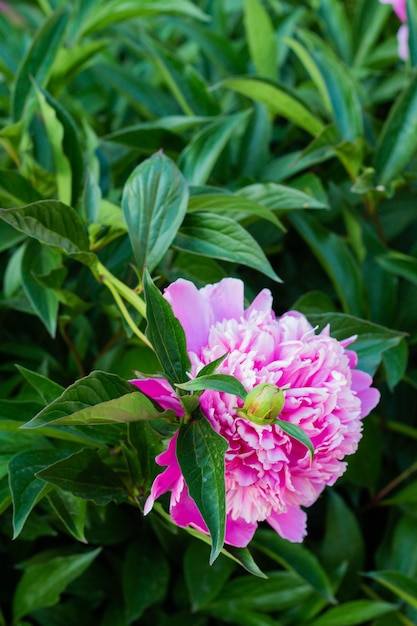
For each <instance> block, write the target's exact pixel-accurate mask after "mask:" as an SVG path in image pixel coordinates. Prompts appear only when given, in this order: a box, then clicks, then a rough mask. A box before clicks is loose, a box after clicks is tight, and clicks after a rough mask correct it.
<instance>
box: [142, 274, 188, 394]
mask: <svg viewBox="0 0 417 626" xmlns="http://www.w3.org/2000/svg"><path fill="white" fill-rule="evenodd" d="M143 286H144V293H145V301H146V319H147V322H148V324H147V327H146V336H147V337H148V339H149V341H150V342H151V344H152V347H153V349H154V350H155V353H156V355H157V357H158V359H159V362H160V363H161V366H162V369H163V372H164V374H165V375H166V377H167V379H168V380H169V381H172V382H174V383H182V382H184V381H186V380H187V379H188V375H187V372H189V371H190V369H191V364H190V360H189V358H188V353H187V340H186V337H185V332H184V329H183V327H182V326H181V324H180V322H179V320H178V319H177V318H176V317H175V315H174V311H173V310H172V307H171V305H170V304H169V303H168V302H167V301H166V300H165V298H164V297H163V296H162V294H161V293H160V291H159V289H158V288H157V287H155V285H154V283H153V282H152V279H151V277H150V275H149V272H148V271H147V270H146V271H145V273H144V276H143Z"/></svg>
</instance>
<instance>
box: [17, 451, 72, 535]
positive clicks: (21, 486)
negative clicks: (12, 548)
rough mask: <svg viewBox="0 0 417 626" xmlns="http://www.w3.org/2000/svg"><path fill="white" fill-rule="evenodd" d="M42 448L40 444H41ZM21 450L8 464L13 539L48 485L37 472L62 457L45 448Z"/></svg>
mask: <svg viewBox="0 0 417 626" xmlns="http://www.w3.org/2000/svg"><path fill="white" fill-rule="evenodd" d="M41 446H42V444H41ZM41 446H40V448H39V449H38V450H23V451H22V452H18V453H17V454H15V456H13V458H12V459H11V460H10V462H9V467H8V469H9V485H10V492H11V495H12V501H13V539H15V538H16V537H17V536H18V535H19V534H20V533H21V531H22V529H23V526H24V525H25V522H26V520H27V518H28V516H29V514H30V512H31V511H32V509H33V507H34V506H35V504H36V503H37V502H38V501H39V500H40V499H41V498H43V497H44V496H45V494H46V493H47V491H48V485H47V484H46V483H45V481H44V480H41V479H40V478H38V477H36V476H35V474H36V472H37V471H39V470H41V469H43V468H44V467H45V466H47V465H50V464H51V463H53V462H54V461H56V460H57V458H59V457H60V456H62V452H59V451H57V450H54V449H52V448H51V447H48V448H45V444H43V447H41Z"/></svg>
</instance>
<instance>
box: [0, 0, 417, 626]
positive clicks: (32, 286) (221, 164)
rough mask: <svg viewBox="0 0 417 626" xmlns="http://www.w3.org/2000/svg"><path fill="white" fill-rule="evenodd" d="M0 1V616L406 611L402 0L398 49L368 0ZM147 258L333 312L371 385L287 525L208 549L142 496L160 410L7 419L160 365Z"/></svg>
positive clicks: (416, 100) (297, 616)
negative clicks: (115, 418) (316, 488)
mask: <svg viewBox="0 0 417 626" xmlns="http://www.w3.org/2000/svg"><path fill="white" fill-rule="evenodd" d="M0 9H1V11H2V13H1V15H0V117H1V130H0V205H1V207H2V208H1V209H0V217H1V221H0V281H1V282H0V289H1V291H0V316H1V328H0V353H1V361H0V512H1V517H0V555H1V563H2V584H1V588H0V607H1V608H0V624H14V625H16V626H25V625H27V624H36V625H38V624H39V625H40V626H59V625H61V624H65V625H66V626H71V625H75V624H77V626H82V625H83V624H91V623H93V622H94V623H96V624H100V625H102V626H108V625H110V624H111V625H112V626H125V625H127V624H139V623H140V624H152V625H158V626H175V625H177V624H178V625H181V626H185V625H186V624H190V625H193V626H194V625H196V626H199V625H200V624H201V625H202V626H203V625H206V624H207V625H211V624H223V623H231V624H239V625H244V626H245V625H248V626H264V625H271V624H279V625H281V624H282V625H301V624H309V625H310V626H332V625H334V626H343V625H349V624H373V625H375V626H397V625H404V624H405V625H410V624H415V623H417V579H416V576H417V552H416V550H415V524H416V516H417V513H416V501H417V481H416V479H415V475H414V472H415V470H416V469H417V462H416V438H417V425H416V401H417V396H416V393H417V391H416V390H417V368H416V360H415V359H416V357H415V343H416V322H415V320H416V317H417V304H416V303H417V291H416V289H417V258H416V255H417V247H416V241H417V237H416V233H417V211H416V161H415V158H416V147H417V76H416V73H415V69H414V68H415V65H416V64H417V44H416V42H417V31H416V29H417V19H415V17H416V15H417V2H416V1H415V0H407V10H408V18H409V30H410V34H409V59H408V60H407V61H406V62H403V61H401V60H400V59H399V58H398V54H397V42H396V31H397V29H398V26H399V24H398V20H397V19H396V17H395V14H394V13H393V12H392V11H391V8H390V7H389V6H387V5H382V4H380V3H379V2H377V0H355V1H354V0H352V1H349V2H342V0H311V2H308V1H307V0H305V1H303V2H297V1H295V0H294V1H291V0H288V1H286V2H285V1H278V0H267V1H265V2H261V1H260V0H224V1H221V0H201V1H199V2H189V1H187V0H177V1H174V0H153V1H150V0H149V1H147V0H77V1H75V2H72V3H66V2H61V1H60V0H39V1H38V2H35V1H33V2H29V1H28V2H18V1H16V2H13V3H1V7H0ZM161 151H162V152H161ZM136 168H138V169H136ZM155 189H157V193H156V192H155ZM161 204H163V206H164V207H165V209H164V211H165V212H164V214H163V217H162V218H161V215H160V214H159V213H158V211H157V209H158V207H160V206H161ZM122 207H123V208H122ZM139 207H141V210H142V214H143V215H144V216H145V217H144V218H143V220H144V221H143V222H141V221H140V220H139V218H138V215H139ZM144 263H146V264H147V266H148V267H149V269H150V270H151V271H152V274H153V276H154V279H155V281H156V284H157V285H158V286H159V287H160V288H163V287H164V285H166V284H167V283H169V282H171V281H173V280H175V279H176V278H178V277H185V278H188V279H191V280H193V281H194V282H195V283H196V284H197V285H198V286H202V285H204V284H207V283H209V282H215V281H217V280H219V279H220V278H222V277H224V276H229V275H232V276H237V277H241V278H242V279H243V280H244V281H245V285H246V296H247V298H248V301H250V300H251V299H252V298H253V296H254V295H255V294H256V293H257V292H258V291H260V289H261V288H263V287H268V288H270V289H271V290H272V292H273V294H274V302H275V310H276V312H277V314H280V313H282V312H284V311H285V310H288V309H290V308H297V309H298V310H300V311H302V312H304V313H305V314H306V315H307V316H308V317H309V319H310V320H311V321H312V323H314V324H317V325H319V326H321V325H324V324H325V323H327V322H330V324H331V329H332V334H334V335H335V336H337V337H339V338H343V337H347V336H350V335H352V334H354V333H357V334H358V340H357V342H356V344H355V346H354V347H355V349H356V350H357V351H358V354H359V358H360V366H361V367H362V368H363V369H366V370H367V371H369V372H370V373H372V374H373V375H375V381H376V384H377V386H378V387H379V389H380V390H381V393H382V398H381V402H380V404H379V406H378V407H377V409H376V410H375V412H374V413H373V414H372V415H371V416H369V417H368V418H367V419H366V420H365V423H364V437H363V440H362V442H361V444H360V448H359V451H358V453H357V454H356V455H355V456H354V457H353V458H351V459H350V461H349V467H348V470H347V472H346V474H345V475H344V477H343V478H342V479H341V480H340V481H339V482H338V484H337V486H336V487H334V488H332V489H328V490H327V491H326V492H325V493H324V495H323V496H322V497H321V498H320V500H319V501H318V502H317V503H316V505H314V506H313V507H312V508H311V509H310V510H309V512H308V516H309V534H308V537H307V539H306V541H305V543H304V544H303V545H302V546H300V545H294V544H290V543H288V542H286V541H284V540H282V539H280V538H279V537H278V536H277V535H276V534H275V533H274V532H273V531H271V530H267V529H266V528H262V529H260V530H259V531H258V533H257V534H256V536H255V539H254V541H253V543H252V544H251V546H250V553H249V552H248V551H240V552H239V551H237V552H232V551H228V553H227V554H222V555H221V556H220V557H219V559H217V561H215V563H214V565H213V566H209V564H208V556H209V550H208V546H207V545H206V544H205V543H204V542H202V541H201V540H200V539H201V538H198V537H195V536H193V533H187V532H186V531H182V530H179V529H177V528H176V527H173V526H172V524H170V522H169V518H167V516H166V514H165V513H164V509H163V508H162V506H161V507H159V509H158V510H157V511H156V512H154V513H152V514H150V515H149V516H148V517H146V518H144V517H143V516H142V513H141V507H142V506H143V502H144V496H145V495H146V493H147V492H148V490H149V486H150V484H151V481H152V478H153V477H154V475H155V473H156V471H157V467H156V466H155V464H154V462H153V458H154V456H155V454H156V453H157V451H158V450H159V449H160V448H161V445H162V443H161V436H162V435H163V434H164V433H162V434H161V433H156V432H155V430H153V429H151V428H150V426H149V425H148V424H146V423H144V422H141V423H140V424H139V423H135V424H133V425H132V424H129V425H127V424H123V423H122V424H120V423H111V424H107V425H105V426H88V425H87V426H79V425H67V426H54V425H50V426H48V424H46V425H44V426H43V427H41V428H38V429H31V430H27V429H26V430H22V429H20V427H21V426H22V425H23V424H25V423H27V422H28V421H29V420H30V419H31V418H33V416H34V415H36V414H37V413H39V411H40V410H42V408H43V407H44V406H45V405H48V404H49V403H50V402H51V401H53V400H54V399H55V398H56V397H57V396H59V395H60V394H61V392H62V391H63V389H64V388H66V387H68V385H71V384H73V383H74V381H76V380H78V379H80V378H82V377H84V376H87V375H89V374H90V373H91V372H93V371H95V370H100V371H102V372H103V374H100V375H93V376H96V378H93V379H92V378H89V381H90V383H91V381H92V380H94V381H95V382H94V385H96V387H94V389H95V390H96V392H97V395H98V398H99V400H97V399H96V400H95V401H92V400H91V397H90V396H89V395H88V394H90V392H91V389H92V388H93V383H91V384H90V387H89V390H88V391H87V392H85V394H87V395H84V396H82V400H83V401H84V403H85V404H86V405H88V404H94V402H100V401H104V400H108V399H111V397H113V398H117V397H118V396H122V395H123V393H125V391H121V390H120V389H121V388H120V385H122V386H123V380H122V379H128V378H131V377H132V373H133V372H134V371H135V370H139V371H143V372H155V371H157V369H158V367H159V365H158V363H157V360H156V359H155V356H154V355H153V353H152V351H151V350H150V349H149V348H148V347H147V346H146V345H144V343H143V341H142V340H141V339H140V337H138V336H137V334H135V330H134V329H135V328H138V329H139V333H142V332H143V330H144V327H145V322H144V320H143V315H142V314H143V309H141V304H140V302H142V301H141V300H140V296H138V294H137V292H135V291H134V289H135V287H136V285H137V282H138V276H137V273H136V271H135V269H134V268H135V267H138V268H139V270H141V269H142V267H143V264H144ZM278 277H279V278H278ZM279 279H281V280H282V281H283V282H279ZM118 281H121V282H118ZM115 294H116V300H115V298H114V295H115ZM132 294H133V295H132ZM120 298H123V302H124V303H125V307H126V310H125V313H124V314H123V311H121V309H120ZM129 319H130V322H128V320H129ZM132 328H133V330H132ZM112 375H114V378H112ZM100 376H102V378H100ZM77 389H79V387H77ZM77 393H81V392H79V391H78V392H77ZM82 393H84V392H82ZM112 393H114V395H113V396H111V394H112ZM81 395H82V394H81ZM87 396H88V397H87ZM77 398H78V399H79V398H80V396H77ZM65 411H66V412H67V414H71V412H72V411H71V410H69V409H68V406H67V407H66V409H65ZM166 434H167V433H165V435H166ZM39 472H40V473H41V474H39V475H38V473H39ZM194 534H195V533H194ZM250 554H251V555H252V557H253V559H254V561H253V560H252V557H251V556H250ZM255 563H256V564H255ZM258 567H259V568H260V570H261V571H260V570H258ZM261 572H264V573H265V574H266V575H267V578H264V577H262V573H261Z"/></svg>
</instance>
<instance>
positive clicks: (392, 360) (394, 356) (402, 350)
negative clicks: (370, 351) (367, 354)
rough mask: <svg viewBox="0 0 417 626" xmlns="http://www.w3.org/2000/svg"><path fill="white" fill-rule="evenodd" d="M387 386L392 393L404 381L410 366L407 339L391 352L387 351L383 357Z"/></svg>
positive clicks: (391, 349)
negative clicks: (408, 365)
mask: <svg viewBox="0 0 417 626" xmlns="http://www.w3.org/2000/svg"><path fill="white" fill-rule="evenodd" d="M382 361H383V363H384V369H385V374H386V377H387V384H388V387H389V388H390V390H391V391H393V389H394V387H396V386H397V385H398V383H399V382H400V380H402V378H403V376H404V374H405V372H406V370H407V364H408V346H407V342H406V341H405V339H402V340H401V341H400V342H399V344H398V345H396V346H393V347H392V348H390V349H389V350H385V352H384V353H383V355H382Z"/></svg>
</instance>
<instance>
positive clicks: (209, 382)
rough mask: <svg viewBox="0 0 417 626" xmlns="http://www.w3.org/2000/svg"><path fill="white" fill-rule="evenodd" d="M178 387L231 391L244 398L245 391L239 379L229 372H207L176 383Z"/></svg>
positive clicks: (190, 389) (195, 389) (196, 389)
mask: <svg viewBox="0 0 417 626" xmlns="http://www.w3.org/2000/svg"><path fill="white" fill-rule="evenodd" d="M176 387H179V388H180V389H185V390H186V391H204V390H205V389H212V390H213V391H222V392H223V393H231V394H233V395H235V396H238V398H242V400H244V399H245V398H246V396H247V395H248V394H247V391H246V389H245V387H244V386H243V385H242V383H241V382H240V380H238V379H237V378H235V377H234V376H231V375H230V374H207V375H202V376H198V377H197V378H193V379H192V380H189V381H187V382H186V383H182V384H180V385H178V384H177V385H176Z"/></svg>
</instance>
